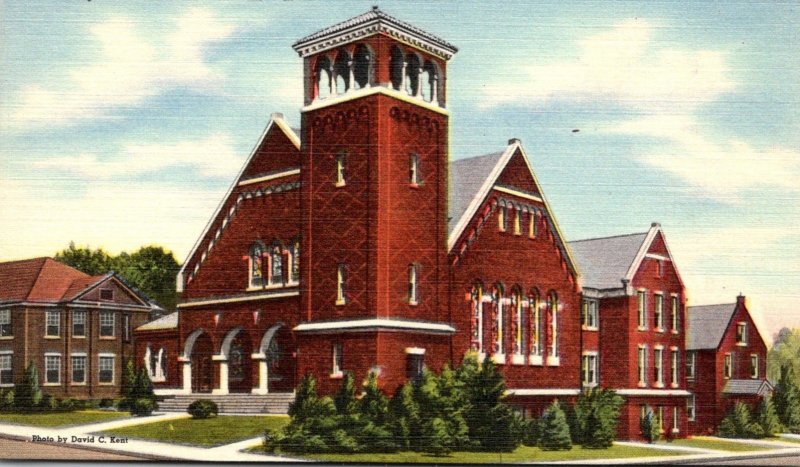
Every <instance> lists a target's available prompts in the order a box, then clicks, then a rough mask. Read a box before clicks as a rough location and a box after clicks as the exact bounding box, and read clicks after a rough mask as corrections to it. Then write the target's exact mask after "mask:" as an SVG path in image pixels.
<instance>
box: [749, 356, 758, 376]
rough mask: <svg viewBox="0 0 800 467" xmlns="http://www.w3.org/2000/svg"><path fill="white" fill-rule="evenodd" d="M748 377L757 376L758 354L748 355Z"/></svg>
mask: <svg viewBox="0 0 800 467" xmlns="http://www.w3.org/2000/svg"><path fill="white" fill-rule="evenodd" d="M750 377H751V378H753V379H757V378H758V354H751V355H750Z"/></svg>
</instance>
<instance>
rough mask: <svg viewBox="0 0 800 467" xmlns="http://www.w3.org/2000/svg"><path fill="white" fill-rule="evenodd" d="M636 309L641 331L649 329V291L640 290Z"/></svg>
mask: <svg viewBox="0 0 800 467" xmlns="http://www.w3.org/2000/svg"><path fill="white" fill-rule="evenodd" d="M636 308H637V311H638V324H639V329H645V328H646V327H647V291H645V290H639V291H638V292H637V293H636Z"/></svg>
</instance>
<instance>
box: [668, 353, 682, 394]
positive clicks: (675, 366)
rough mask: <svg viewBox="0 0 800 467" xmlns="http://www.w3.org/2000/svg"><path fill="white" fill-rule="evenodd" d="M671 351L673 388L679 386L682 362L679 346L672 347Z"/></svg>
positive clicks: (670, 361)
mask: <svg viewBox="0 0 800 467" xmlns="http://www.w3.org/2000/svg"><path fill="white" fill-rule="evenodd" d="M669 350H670V352H669V363H670V369H669V370H670V386H672V387H673V388H677V387H678V386H679V384H678V379H679V378H678V376H679V373H680V371H679V368H680V366H679V364H680V357H679V355H678V348H677V347H670V349H669Z"/></svg>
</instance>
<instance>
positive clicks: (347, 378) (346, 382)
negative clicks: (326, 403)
mask: <svg viewBox="0 0 800 467" xmlns="http://www.w3.org/2000/svg"><path fill="white" fill-rule="evenodd" d="M333 405H334V406H335V407H336V413H338V414H339V415H349V416H352V415H355V414H356V413H358V404H357V402H356V386H355V383H354V382H353V375H352V374H351V373H350V372H346V373H345V374H344V377H343V378H342V384H341V385H340V386H339V390H337V391H336V394H335V395H334V396H333Z"/></svg>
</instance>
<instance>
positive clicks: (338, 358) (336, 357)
mask: <svg viewBox="0 0 800 467" xmlns="http://www.w3.org/2000/svg"><path fill="white" fill-rule="evenodd" d="M343 353H344V352H343V351H342V344H339V343H337V344H333V348H332V349H331V355H332V357H333V362H332V366H331V375H333V376H338V375H341V374H342V372H343V370H344V368H343V365H342V362H343Z"/></svg>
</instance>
